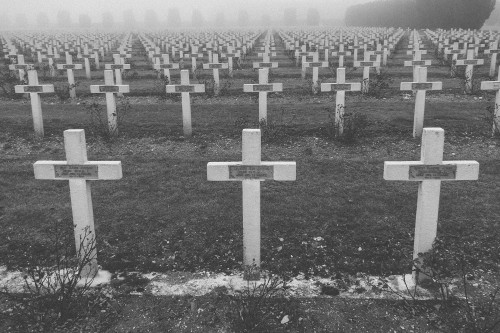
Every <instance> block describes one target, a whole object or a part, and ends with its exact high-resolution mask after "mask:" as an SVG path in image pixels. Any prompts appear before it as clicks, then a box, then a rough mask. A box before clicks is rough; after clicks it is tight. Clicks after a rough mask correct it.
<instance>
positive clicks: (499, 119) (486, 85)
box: [481, 68, 500, 135]
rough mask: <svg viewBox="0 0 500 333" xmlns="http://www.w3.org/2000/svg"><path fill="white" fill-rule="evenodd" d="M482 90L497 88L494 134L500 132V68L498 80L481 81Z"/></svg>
mask: <svg viewBox="0 0 500 333" xmlns="http://www.w3.org/2000/svg"><path fill="white" fill-rule="evenodd" d="M481 90H496V95H495V110H494V111H493V135H495V134H496V133H500V68H499V70H498V78H497V81H483V82H481Z"/></svg>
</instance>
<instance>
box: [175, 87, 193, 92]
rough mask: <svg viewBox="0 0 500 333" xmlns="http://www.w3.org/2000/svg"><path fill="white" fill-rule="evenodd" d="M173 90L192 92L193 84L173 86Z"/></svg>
mask: <svg viewBox="0 0 500 333" xmlns="http://www.w3.org/2000/svg"><path fill="white" fill-rule="evenodd" d="M175 92H194V86H175Z"/></svg>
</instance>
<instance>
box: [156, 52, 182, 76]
mask: <svg viewBox="0 0 500 333" xmlns="http://www.w3.org/2000/svg"><path fill="white" fill-rule="evenodd" d="M162 59H163V64H154V65H153V68H154V69H156V70H161V69H163V74H164V75H165V76H166V77H167V79H168V83H170V82H172V79H171V78H170V70H171V69H179V64H178V63H170V56H169V55H168V54H162Z"/></svg>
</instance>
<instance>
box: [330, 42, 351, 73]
mask: <svg viewBox="0 0 500 333" xmlns="http://www.w3.org/2000/svg"><path fill="white" fill-rule="evenodd" d="M325 55H326V53H325ZM350 55H351V51H344V44H340V45H339V50H338V51H334V52H332V56H334V57H339V67H340V68H342V67H344V57H345V56H350ZM325 60H328V59H327V58H326V57H325Z"/></svg>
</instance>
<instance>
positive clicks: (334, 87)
mask: <svg viewBox="0 0 500 333" xmlns="http://www.w3.org/2000/svg"><path fill="white" fill-rule="evenodd" d="M321 91H361V83H359V82H358V83H322V84H321Z"/></svg>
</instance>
